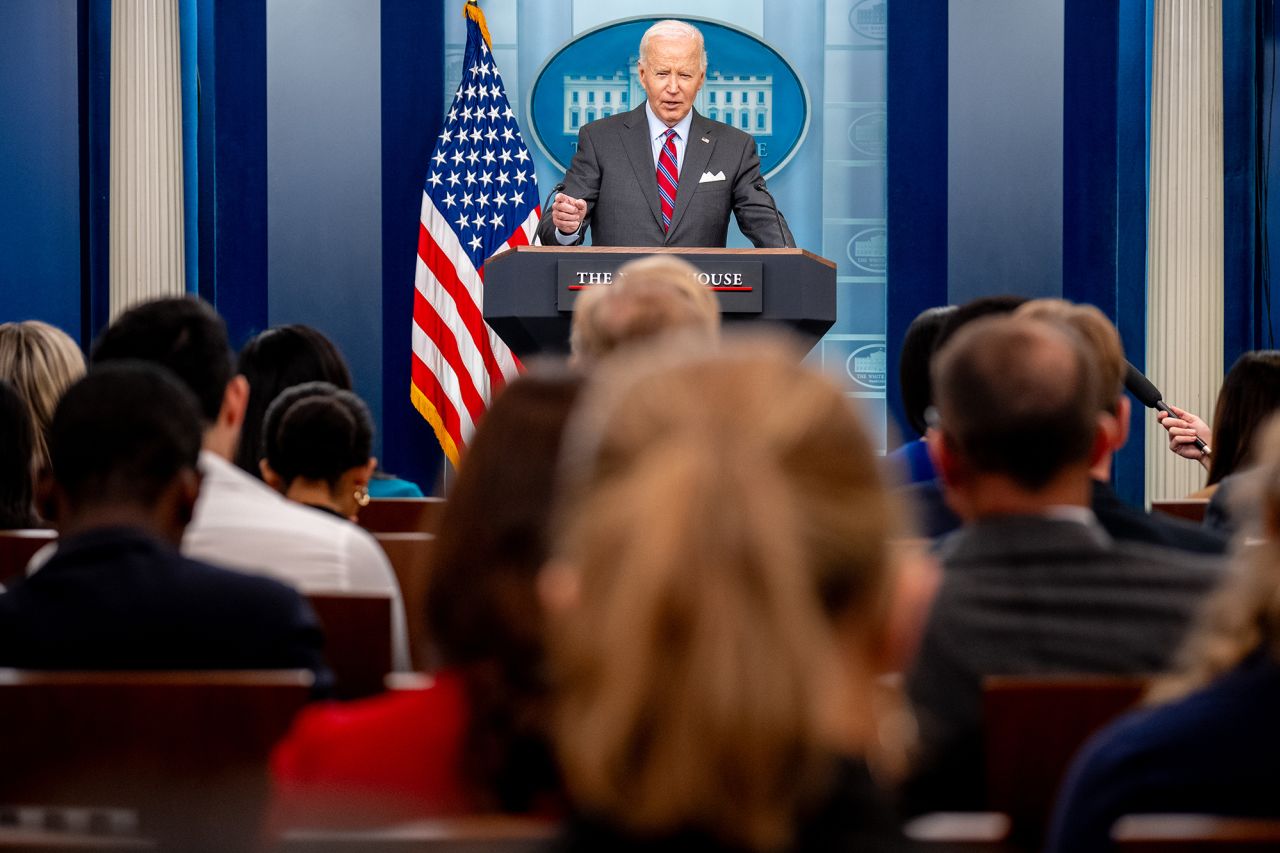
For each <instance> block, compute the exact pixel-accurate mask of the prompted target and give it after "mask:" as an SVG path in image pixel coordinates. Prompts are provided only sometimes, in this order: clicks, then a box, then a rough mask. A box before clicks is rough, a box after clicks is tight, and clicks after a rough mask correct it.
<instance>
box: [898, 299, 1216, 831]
mask: <svg viewBox="0 0 1280 853" xmlns="http://www.w3.org/2000/svg"><path fill="white" fill-rule="evenodd" d="M1100 374H1101V371H1100V370H1099V369H1098V367H1097V366H1095V364H1094V363H1093V360H1092V359H1091V357H1090V352H1089V350H1088V349H1087V348H1086V347H1085V346H1084V345H1083V343H1082V342H1081V341H1080V340H1079V339H1078V337H1077V336H1075V335H1074V334H1072V333H1071V332H1070V331H1069V330H1068V329H1064V328H1062V327H1060V326H1054V325H1050V324H1047V323H1044V322H1042V321H1037V320H1032V319H1028V318H1015V317H1000V318H988V319H984V320H982V321H979V322H975V323H973V324H971V325H970V326H968V327H966V328H965V329H963V330H961V331H960V332H959V333H958V334H957V335H956V336H955V337H954V338H953V339H952V340H951V341H950V342H949V343H948V344H947V345H946V346H945V347H944V348H943V349H942V350H941V351H940V352H939V353H938V355H937V357H936V359H935V362H934V366H933V377H934V393H935V399H936V400H937V410H938V415H939V421H938V423H937V425H936V426H934V427H933V428H932V429H931V434H930V438H929V451H930V453H931V454H932V456H933V459H934V464H935V465H936V466H937V468H938V471H939V472H940V474H941V476H942V478H943V479H944V480H945V482H946V487H947V497H948V500H949V501H950V502H951V504H952V506H953V507H954V509H955V510H956V512H957V513H958V514H959V515H960V517H961V518H962V519H963V520H964V526H963V527H962V528H961V529H960V530H959V531H957V532H956V533H954V534H953V535H951V536H949V537H948V538H946V539H944V540H943V541H942V542H941V543H940V545H939V547H938V554H939V557H940V559H941V560H942V563H943V570H944V571H943V581H942V587H941V589H940V590H939V592H938V597H937V599H936V601H935V602H934V607H933V610H932V612H931V614H930V616H929V622H928V626H927V628H926V630H925V637H924V641H923V642H922V644H921V648H920V654H919V656H918V658H917V661H916V665H915V667H914V669H913V671H912V672H911V673H910V674H909V676H908V679H907V689H908V694H909V696H910V698H911V701H912V703H913V704H914V706H915V708H916V711H917V717H918V722H919V727H920V740H921V753H920V757H919V760H918V762H917V764H916V768H915V771H914V773H913V776H912V778H911V779H910V780H909V783H908V785H907V786H906V790H905V797H904V800H905V802H904V805H905V806H906V808H907V810H908V811H911V812H918V811H932V810H953V809H967V808H982V807H983V805H984V803H983V800H982V791H983V789H984V783H983V779H984V774H983V760H982V724H981V710H982V679H983V678H984V677H985V676H988V675H1018V674H1047V673H1062V672H1073V673H1145V672H1155V671H1158V670H1160V669H1162V668H1163V667H1164V666H1165V664H1166V663H1167V661H1168V660H1169V658H1170V656H1171V654H1172V652H1173V651H1174V650H1175V649H1176V647H1177V645H1178V643H1179V642H1180V641H1181V639H1182V636H1183V634H1184V632H1185V630H1186V626H1187V624H1188V622H1189V619H1190V614H1191V613H1192V611H1193V610H1194V609H1195V607H1196V606H1197V604H1198V602H1199V600H1200V599H1201V597H1202V596H1203V595H1204V593H1205V591H1206V590H1207V589H1208V588H1209V587H1210V586H1211V585H1212V584H1213V583H1214V582H1215V580H1216V579H1217V578H1218V577H1219V576H1220V574H1221V570H1220V567H1219V565H1218V563H1217V561H1216V560H1214V559H1212V558H1210V557H1208V556H1207V555H1199V554H1190V553H1187V552H1183V551H1174V550H1171V549H1165V548H1157V547H1154V546H1150V545H1146V544H1143V543H1138V542H1118V541H1115V540H1113V539H1112V538H1111V537H1109V536H1108V535H1107V533H1106V532H1105V531H1104V530H1103V529H1102V527H1101V526H1100V525H1099V524H1098V522H1097V520H1096V518H1095V517H1094V516H1093V513H1092V512H1090V510H1089V498H1090V490H1091V478H1090V469H1091V468H1092V467H1093V466H1094V465H1095V464H1096V463H1097V462H1098V460H1099V459H1100V458H1101V457H1102V455H1103V454H1104V453H1105V452H1106V450H1107V448H1108V446H1109V442H1108V437H1107V431H1108V429H1113V428H1114V427H1108V426H1107V424H1106V421H1108V420H1110V419H1111V417H1112V416H1110V415H1108V414H1105V413H1102V412H1100V411H1099V405H1100V402H1101V400H1102V396H1103V391H1102V388H1101V385H1100V382H1099V378H1100ZM1108 382H1109V380H1108Z"/></svg>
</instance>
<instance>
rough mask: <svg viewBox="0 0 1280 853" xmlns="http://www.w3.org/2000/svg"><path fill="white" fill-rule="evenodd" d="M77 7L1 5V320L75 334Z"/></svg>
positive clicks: (55, 2) (49, 2)
mask: <svg viewBox="0 0 1280 853" xmlns="http://www.w3.org/2000/svg"><path fill="white" fill-rule="evenodd" d="M79 40H80V33H79V9H78V4H77V2H76V0H7V2H4V3H0V116H3V122H4V131H3V132H2V133H0V199H3V204H0V322H3V321H8V320H24V319H32V318H38V319H41V320H45V321H47V322H50V323H53V324H54V325H57V326H59V327H60V328H62V329H64V330H66V331H67V332H68V333H69V334H71V335H72V336H73V337H79V336H80V329H81V300H80V292H81V270H80V238H81V235H80V137H79V127H78V125H79V114H80V81H79V64H78V63H77V61H76V56H77V50H78V45H79Z"/></svg>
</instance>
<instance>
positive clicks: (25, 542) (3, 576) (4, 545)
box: [0, 527, 58, 586]
mask: <svg viewBox="0 0 1280 853" xmlns="http://www.w3.org/2000/svg"><path fill="white" fill-rule="evenodd" d="M57 539H58V531H56V530H47V529H45V528H42V527H33V528H28V529H26V530H0V584H4V585H5V586H8V585H10V584H12V583H13V582H14V581H15V580H17V579H18V578H20V577H22V573H23V571H24V570H25V569H26V568H27V563H28V562H30V560H31V557H32V556H33V555H34V554H35V553H36V551H39V550H40V549H41V548H43V547H44V546H45V545H48V544H49V543H50V542H56V541H57Z"/></svg>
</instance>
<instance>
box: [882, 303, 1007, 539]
mask: <svg viewBox="0 0 1280 853" xmlns="http://www.w3.org/2000/svg"><path fill="white" fill-rule="evenodd" d="M1026 301H1027V300H1026V299H1024V298H1023V297H1021V296H1009V295H1003V296H982V297H979V298H977V299H974V300H971V301H969V302H966V303H965V304H963V305H961V306H959V307H958V308H956V309H955V310H954V311H951V312H949V313H948V314H947V316H946V317H945V318H944V319H943V321H942V327H941V328H940V329H939V330H938V334H937V337H936V339H935V340H934V342H933V353H935V354H936V353H937V352H938V351H939V350H940V349H942V347H943V346H944V345H946V343H947V341H949V340H951V338H952V336H954V335H955V334H956V333H957V332H959V331H960V330H961V329H963V328H964V327H965V326H967V325H969V324H970V323H972V322H974V321H976V320H981V319H982V318H983V317H994V316H999V315H1001V314H1012V313H1013V312H1014V311H1016V310H1017V309H1018V307H1019V306H1020V305H1022V303H1024V302H1026ZM932 360H933V356H932V355H930V364H932ZM929 385H930V395H931V399H932V398H933V397H936V395H937V388H935V387H933V382H932V380H930V383H929ZM926 426H927V424H926ZM927 437H928V436H927V432H926V446H927ZM930 466H931V467H932V462H930ZM903 494H904V495H905V496H906V498H907V503H908V505H910V506H911V507H912V509H913V510H914V511H915V514H916V521H917V526H918V527H919V528H920V533H921V534H922V535H924V536H926V537H928V538H930V539H937V538H938V537H940V536H944V535H946V534H948V533H950V532H951V531H953V530H955V529H956V528H957V527H959V526H960V518H959V516H957V515H956V514H955V513H954V512H953V511H952V510H951V507H950V506H948V505H947V500H946V497H945V496H944V495H943V493H942V481H941V480H940V479H938V478H937V476H936V471H935V476H934V477H933V478H931V479H929V480H925V481H923V482H919V483H912V484H910V485H908V486H907V487H906V488H905V489H903Z"/></svg>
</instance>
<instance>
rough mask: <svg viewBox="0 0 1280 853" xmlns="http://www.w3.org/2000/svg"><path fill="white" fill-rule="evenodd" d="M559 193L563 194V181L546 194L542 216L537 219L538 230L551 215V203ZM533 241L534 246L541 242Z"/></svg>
mask: <svg viewBox="0 0 1280 853" xmlns="http://www.w3.org/2000/svg"><path fill="white" fill-rule="evenodd" d="M561 192H564V181H561V182H560V183H558V184H556V185H555V186H554V187H552V188H551V192H549V193H547V198H546V201H544V202H543V203H542V215H541V216H539V217H538V227H539V228H541V227H542V222H543V220H545V219H546V218H547V217H548V216H550V215H551V203H552V202H554V201H555V200H556V193H561ZM535 240H536V242H535V243H534V245H539V244H540V243H541V242H542V241H541V240H537V238H535Z"/></svg>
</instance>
